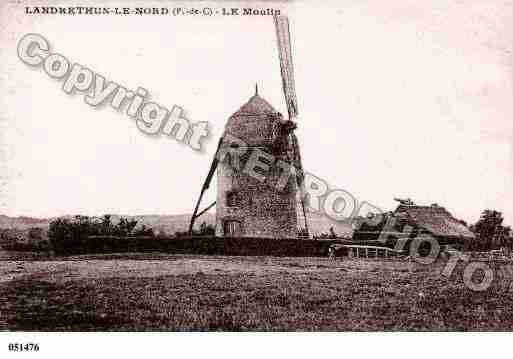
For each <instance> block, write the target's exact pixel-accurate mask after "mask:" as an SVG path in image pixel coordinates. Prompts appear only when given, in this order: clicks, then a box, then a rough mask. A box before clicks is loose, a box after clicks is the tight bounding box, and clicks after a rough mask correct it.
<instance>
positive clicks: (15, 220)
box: [0, 213, 352, 236]
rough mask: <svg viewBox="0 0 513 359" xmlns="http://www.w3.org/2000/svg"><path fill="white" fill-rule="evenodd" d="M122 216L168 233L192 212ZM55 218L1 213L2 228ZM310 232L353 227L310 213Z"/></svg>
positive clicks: (183, 225)
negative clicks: (11, 215)
mask: <svg viewBox="0 0 513 359" xmlns="http://www.w3.org/2000/svg"><path fill="white" fill-rule="evenodd" d="M120 217H125V218H133V219H136V220H137V221H138V225H142V224H144V225H146V226H147V227H150V228H153V230H154V231H159V232H162V231H164V232H165V233H167V234H174V233H175V232H185V231H187V230H188V229H189V221H190V218H191V215H190V214H176V215H140V216H125V215H112V221H113V222H117V221H118V220H119V218H120ZM55 218H57V217H54V218H32V217H25V216H21V217H9V216H4V215H0V229H7V228H18V229H21V230H24V229H28V228H32V227H38V228H43V229H48V227H49V225H50V222H51V221H52V220H53V219H55ZM62 218H73V216H62ZM308 218H309V221H308V224H309V226H310V232H311V233H312V234H320V233H328V232H329V229H330V227H333V230H334V231H335V233H336V234H337V235H344V236H347V235H351V233H352V228H351V224H350V223H349V222H348V221H344V222H337V221H334V220H332V219H330V218H328V217H326V216H323V215H321V214H317V213H310V214H309V215H308ZM202 222H206V223H207V224H212V225H213V224H214V223H215V214H214V213H205V214H204V215H202V216H201V217H200V218H199V219H198V220H197V222H196V225H197V226H199V225H200V224H201V223H202Z"/></svg>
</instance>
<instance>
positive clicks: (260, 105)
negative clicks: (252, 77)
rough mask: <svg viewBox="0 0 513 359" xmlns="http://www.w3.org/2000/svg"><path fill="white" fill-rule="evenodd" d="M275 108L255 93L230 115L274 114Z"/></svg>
mask: <svg viewBox="0 0 513 359" xmlns="http://www.w3.org/2000/svg"><path fill="white" fill-rule="evenodd" d="M274 113H276V110H275V109H274V108H273V107H272V106H271V105H270V104H269V102H267V101H266V100H264V99H263V98H261V97H260V96H258V94H255V95H254V96H253V97H251V98H250V99H249V101H248V102H246V103H245V104H244V105H242V107H241V108H239V110H238V111H237V112H235V113H234V114H233V115H232V116H240V115H266V114H274Z"/></svg>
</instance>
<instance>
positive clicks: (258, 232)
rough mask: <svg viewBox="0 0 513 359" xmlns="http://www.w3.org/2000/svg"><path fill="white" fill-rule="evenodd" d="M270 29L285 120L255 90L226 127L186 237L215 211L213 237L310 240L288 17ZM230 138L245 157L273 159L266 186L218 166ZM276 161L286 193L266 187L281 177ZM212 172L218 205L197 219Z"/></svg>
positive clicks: (225, 165)
mask: <svg viewBox="0 0 513 359" xmlns="http://www.w3.org/2000/svg"><path fill="white" fill-rule="evenodd" d="M274 24H275V28H276V39H277V47H278V54H279V59H280V69H281V79H282V87H283V94H284V97H285V102H286V105H287V112H288V119H284V118H283V116H282V115H281V114H280V113H278V112H277V111H276V110H275V109H274V108H273V107H272V106H271V105H270V104H269V103H268V102H267V101H266V100H264V99H263V98H262V97H260V95H259V93H258V87H257V86H255V94H254V95H253V97H251V98H250V99H249V101H248V102H247V103H245V104H244V105H243V106H242V107H241V108H240V109H239V110H238V111H237V112H235V113H234V114H233V115H232V116H230V118H229V119H228V121H227V124H226V127H225V131H224V134H223V136H222V137H221V138H220V140H219V143H218V146H217V150H216V154H215V156H214V159H213V161H212V164H211V166H210V169H209V171H208V174H207V177H206V179H205V182H204V184H203V187H202V188H201V192H200V195H199V198H198V201H197V202H196V206H195V208H194V213H193V215H192V217H191V222H190V226H189V233H190V234H192V232H193V228H194V222H195V220H196V219H197V218H198V217H200V216H201V215H202V214H203V213H205V212H206V211H208V210H209V209H210V208H212V207H213V206H214V205H216V236H220V237H229V236H238V237H273V238H297V237H298V234H300V237H306V238H307V237H308V221H307V212H306V207H305V202H304V196H303V195H301V193H302V191H301V188H302V184H303V179H304V174H303V167H302V162H301V154H300V151H299V142H298V139H297V137H296V135H295V134H294V132H293V131H294V130H295V128H296V123H295V120H296V118H297V115H298V106H297V98H296V91H295V83H294V68H293V61H292V50H291V41H290V29H289V21H288V18H287V17H286V16H274ZM229 137H230V138H234V137H235V138H237V139H238V140H240V143H239V144H238V145H237V146H242V147H243V148H240V150H241V151H242V152H244V153H251V152H252V151H256V150H258V151H262V152H264V153H266V154H270V155H271V156H272V158H273V159H276V161H275V162H273V163H271V164H270V166H269V171H268V173H267V176H266V178H265V182H266V183H261V182H259V181H258V180H256V179H255V178H252V177H251V176H248V175H247V174H246V173H244V172H243V171H241V170H240V168H239V169H236V168H234V166H233V164H229V163H226V162H224V161H221V160H220V156H219V154H220V153H224V152H225V151H226V150H227V149H229V148H230V147H233V146H234V144H233V143H230V141H227V138H229ZM241 144H242V145H241ZM245 159H246V160H247V159H248V158H247V156H246V157H245ZM278 160H279V161H282V163H283V162H286V163H288V164H289V165H290V168H291V169H292V170H293V172H294V176H292V179H291V180H290V181H289V183H287V185H286V187H285V188H284V190H277V189H276V188H275V187H273V186H270V185H268V184H269V183H275V182H276V180H277V179H278V178H279V177H280V174H281V172H280V171H283V168H278V165H277V164H278ZM216 172H217V198H216V202H214V203H212V204H210V205H209V206H207V207H206V208H205V209H204V210H202V211H200V212H199V213H198V211H199V206H200V203H201V200H202V198H203V195H204V193H205V191H206V190H207V189H208V188H209V186H210V183H211V181H212V178H213V176H214V174H216Z"/></svg>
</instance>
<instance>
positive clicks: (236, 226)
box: [224, 220, 242, 237]
mask: <svg viewBox="0 0 513 359" xmlns="http://www.w3.org/2000/svg"><path fill="white" fill-rule="evenodd" d="M241 234H242V230H241V225H240V222H239V221H235V220H227V221H225V222H224V235H225V236H226V237H236V236H240V235H241Z"/></svg>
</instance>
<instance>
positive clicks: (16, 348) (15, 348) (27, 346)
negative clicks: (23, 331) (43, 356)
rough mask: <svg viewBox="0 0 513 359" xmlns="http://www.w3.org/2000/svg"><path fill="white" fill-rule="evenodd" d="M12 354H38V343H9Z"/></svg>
mask: <svg viewBox="0 0 513 359" xmlns="http://www.w3.org/2000/svg"><path fill="white" fill-rule="evenodd" d="M9 351H10V352H38V351H39V344H37V343H9Z"/></svg>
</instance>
